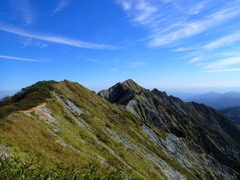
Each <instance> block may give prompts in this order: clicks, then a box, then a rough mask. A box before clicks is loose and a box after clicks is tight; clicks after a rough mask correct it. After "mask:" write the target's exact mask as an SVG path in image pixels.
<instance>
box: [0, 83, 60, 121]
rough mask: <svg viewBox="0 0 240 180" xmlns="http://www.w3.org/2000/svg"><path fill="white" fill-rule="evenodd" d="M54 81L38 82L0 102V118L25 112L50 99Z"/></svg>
mask: <svg viewBox="0 0 240 180" xmlns="http://www.w3.org/2000/svg"><path fill="white" fill-rule="evenodd" d="M55 83H56V82H55V81H40V82H38V83H36V84H34V85H32V86H29V87H26V88H23V89H22V90H21V91H20V92H18V93H17V94H15V95H14V96H12V97H5V98H4V99H3V100H2V101H0V118H3V117H5V116H7V115H9V114H10V113H12V112H15V111H19V110H26V109H30V108H32V107H35V106H37V105H39V104H40V103H43V102H45V101H46V99H47V98H49V97H50V92H51V90H53V85H54V84H55Z"/></svg>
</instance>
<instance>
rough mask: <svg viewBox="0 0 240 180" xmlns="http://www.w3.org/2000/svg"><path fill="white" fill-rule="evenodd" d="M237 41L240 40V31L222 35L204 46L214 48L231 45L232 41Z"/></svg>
mask: <svg viewBox="0 0 240 180" xmlns="http://www.w3.org/2000/svg"><path fill="white" fill-rule="evenodd" d="M237 41H240V32H238V33H233V34H230V35H227V36H224V37H221V38H219V39H217V40H215V41H212V42H210V43H208V44H206V45H204V46H203V48H204V49H209V50H212V49H215V48H219V47H222V46H228V45H231V44H232V43H234V42H237Z"/></svg>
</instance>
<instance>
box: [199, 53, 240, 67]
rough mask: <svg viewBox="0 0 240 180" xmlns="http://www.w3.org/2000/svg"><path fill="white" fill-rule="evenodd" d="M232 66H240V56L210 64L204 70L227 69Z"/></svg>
mask: <svg viewBox="0 0 240 180" xmlns="http://www.w3.org/2000/svg"><path fill="white" fill-rule="evenodd" d="M232 65H240V56H237V57H229V58H225V59H221V60H218V61H215V62H212V63H209V64H208V65H206V66H205V67H204V68H205V69H225V68H226V67H229V66H232Z"/></svg>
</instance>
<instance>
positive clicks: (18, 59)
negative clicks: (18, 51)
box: [0, 55, 43, 62]
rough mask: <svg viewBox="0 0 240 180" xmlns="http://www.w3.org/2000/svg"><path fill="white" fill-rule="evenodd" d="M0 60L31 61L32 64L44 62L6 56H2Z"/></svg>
mask: <svg viewBox="0 0 240 180" xmlns="http://www.w3.org/2000/svg"><path fill="white" fill-rule="evenodd" d="M0 59H11V60H17V61H30V62H43V60H39V59H31V58H22V57H13V56H4V55H0Z"/></svg>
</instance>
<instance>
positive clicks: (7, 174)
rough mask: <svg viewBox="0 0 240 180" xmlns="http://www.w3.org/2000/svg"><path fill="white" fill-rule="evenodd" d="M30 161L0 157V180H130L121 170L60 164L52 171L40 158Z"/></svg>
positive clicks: (31, 158)
mask: <svg viewBox="0 0 240 180" xmlns="http://www.w3.org/2000/svg"><path fill="white" fill-rule="evenodd" d="M29 158H30V160H29V161H22V160H21V158H19V157H18V158H11V157H10V158H6V159H4V158H2V157H0V180H11V179H22V180H24V179H35V180H50V179H53V180H54V179H58V180H67V179H69V180H70V179H74V180H78V179H79V180H101V179H105V180H112V179H114V180H122V179H130V178H128V177H126V176H125V175H124V174H123V173H122V171H121V170H110V169H106V168H105V169H99V168H98V167H97V166H95V165H94V164H92V163H89V164H87V165H85V166H83V167H74V166H66V165H64V164H63V163H58V164H56V165H55V167H53V168H51V169H46V168H45V161H44V159H43V158H41V157H40V156H34V157H29Z"/></svg>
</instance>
